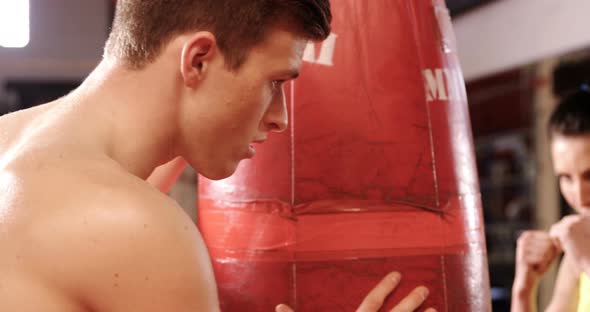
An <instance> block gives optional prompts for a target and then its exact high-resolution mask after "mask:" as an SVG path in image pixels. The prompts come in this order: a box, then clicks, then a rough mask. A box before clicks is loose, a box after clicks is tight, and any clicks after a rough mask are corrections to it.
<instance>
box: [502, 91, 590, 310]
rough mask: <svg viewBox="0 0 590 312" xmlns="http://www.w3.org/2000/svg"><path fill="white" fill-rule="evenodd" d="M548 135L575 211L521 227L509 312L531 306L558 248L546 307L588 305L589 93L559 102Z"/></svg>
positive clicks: (562, 185) (582, 307)
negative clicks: (544, 224) (544, 226)
mask: <svg viewBox="0 0 590 312" xmlns="http://www.w3.org/2000/svg"><path fill="white" fill-rule="evenodd" d="M549 137H550V140H551V156H552V159H553V169H554V171H555V175H556V176H557V178H558V180H559V188H560V190H561V193H562V194H563V196H564V198H565V200H566V201H567V202H568V203H569V205H570V206H571V207H572V208H573V209H574V210H575V212H576V214H573V215H569V216H566V217H564V218H563V219H561V221H559V222H558V223H556V224H555V225H553V226H552V228H551V230H550V231H549V232H545V231H526V232H524V233H523V234H522V235H521V236H520V238H519V239H518V242H517V249H516V272H515V278H514V284H513V287H512V307H511V311H512V312H535V311H537V304H536V300H537V287H538V284H539V280H540V278H541V277H542V276H543V274H544V273H545V272H546V271H547V270H548V269H549V266H550V265H551V263H552V262H553V261H554V260H555V259H556V258H557V257H558V256H559V255H560V254H561V252H562V251H563V252H564V254H565V255H564V257H563V260H562V261H561V264H560V266H559V273H558V276H557V281H556V283H555V289H554V292H553V296H552V298H551V302H550V304H549V306H548V307H547V309H546V311H554V312H567V311H589V310H588V309H589V308H590V301H589V300H590V293H589V292H588V291H589V290H590V288H589V287H590V284H589V280H588V276H590V246H589V245H588V240H589V239H590V93H589V92H587V91H579V92H577V93H575V94H573V95H571V96H569V97H568V98H566V99H565V100H564V101H563V102H562V103H560V105H559V106H558V107H557V108H556V110H555V111H554V112H553V114H552V116H551V119H550V121H549ZM584 284H585V286H582V285H584ZM579 295H581V296H579Z"/></svg>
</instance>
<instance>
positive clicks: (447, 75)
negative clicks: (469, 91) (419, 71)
mask: <svg viewBox="0 0 590 312" xmlns="http://www.w3.org/2000/svg"><path fill="white" fill-rule="evenodd" d="M423 74H424V90H425V91H426V101H427V102H432V101H448V100H454V99H459V98H460V97H461V96H460V94H461V92H460V90H461V89H460V88H461V87H462V86H461V85H459V84H458V82H459V81H461V80H462V79H461V75H460V73H459V72H458V71H457V70H452V69H447V68H436V69H425V70H424V71H423Z"/></svg>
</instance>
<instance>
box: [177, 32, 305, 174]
mask: <svg viewBox="0 0 590 312" xmlns="http://www.w3.org/2000/svg"><path fill="white" fill-rule="evenodd" d="M306 44H307V40H305V39H302V38H300V37H298V36H297V35H295V34H294V33H293V32H290V31H288V30H287V29H286V28H282V27H276V28H273V29H272V30H271V31H270V32H269V34H268V36H267V38H266V40H264V41H263V42H262V43H260V44H258V45H256V46H255V47H253V48H252V50H251V51H250V53H249V55H248V57H247V59H246V60H245V62H244V64H243V65H242V66H241V67H240V68H239V69H238V70H237V71H232V70H229V69H228V68H226V66H225V63H224V61H223V58H216V60H214V61H212V63H211V64H210V65H209V66H210V67H209V68H208V69H207V75H206V78H205V79H204V80H203V82H202V83H201V84H200V85H199V87H198V88H199V91H198V92H197V93H199V95H198V96H195V97H194V98H193V100H192V101H191V102H192V103H188V104H187V105H185V106H187V107H183V112H182V116H181V118H182V119H183V120H181V122H180V124H181V128H182V130H181V131H182V137H184V138H185V139H183V141H184V147H185V149H186V150H185V151H184V154H186V155H185V157H186V158H187V160H188V161H189V163H190V164H191V165H192V166H193V167H194V168H195V169H196V170H197V171H198V172H199V173H200V174H202V175H204V176H206V177H208V178H211V179H221V178H225V177H228V176H230V175H231V174H232V173H233V172H234V171H235V170H236V168H237V165H238V163H239V162H240V160H242V159H247V158H251V157H253V156H254V153H255V144H257V143H262V142H263V141H264V140H265V139H266V138H267V136H268V134H269V132H270V131H283V130H285V129H286V127H287V122H288V116H287V108H286V103H285V96H284V92H283V84H284V83H285V82H286V81H288V80H291V79H294V78H296V76H297V75H298V73H299V70H300V67H301V63H302V56H303V50H304V48H305V46H306ZM197 103H198V104H197ZM191 104H192V105H193V106H195V107H190V105H191Z"/></svg>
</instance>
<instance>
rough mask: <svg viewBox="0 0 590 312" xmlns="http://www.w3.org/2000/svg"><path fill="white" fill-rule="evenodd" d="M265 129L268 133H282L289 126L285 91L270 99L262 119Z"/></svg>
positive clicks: (282, 90)
mask: <svg viewBox="0 0 590 312" xmlns="http://www.w3.org/2000/svg"><path fill="white" fill-rule="evenodd" d="M264 119H265V120H264V123H265V127H266V128H267V130H268V131H275V132H283V131H285V129H287V126H288V125H289V114H288V112H287V102H286V100H285V91H284V89H283V87H282V86H281V90H280V91H279V92H277V95H276V96H275V97H274V98H273V99H272V103H271V104H270V106H269V107H268V111H267V112H266V116H265V118H264Z"/></svg>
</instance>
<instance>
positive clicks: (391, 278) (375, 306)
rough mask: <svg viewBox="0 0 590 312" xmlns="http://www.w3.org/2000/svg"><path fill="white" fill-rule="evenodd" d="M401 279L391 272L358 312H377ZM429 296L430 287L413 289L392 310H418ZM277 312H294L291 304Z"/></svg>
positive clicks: (429, 311)
mask: <svg viewBox="0 0 590 312" xmlns="http://www.w3.org/2000/svg"><path fill="white" fill-rule="evenodd" d="M400 281H401V274H399V273H398V272H393V273H389V274H388V275H387V276H385V278H384V279H383V280H381V282H379V284H377V286H375V288H373V289H372V290H371V291H370V292H369V294H368V295H367V296H366V297H365V299H364V300H363V302H362V303H361V305H360V306H359V308H358V309H357V312H376V311H378V310H379V309H380V308H381V306H382V305H383V302H384V301H385V298H386V297H387V296H388V295H389V294H390V293H391V292H392V291H393V290H394V289H395V288H396V287H397V285H398V284H399V282H400ZM426 297H428V289H427V288H426V287H424V286H420V287H417V288H415V289H414V290H412V292H410V294H409V295H407V296H406V297H405V298H404V299H403V300H402V301H400V303H398V304H397V305H396V306H395V307H394V308H393V309H391V310H390V312H412V311H414V310H416V309H417V308H418V307H419V306H420V305H421V304H422V303H423V302H424V300H426ZM275 311H276V312H294V311H293V309H291V308H290V307H289V306H287V305H285V304H280V305H278V306H277V307H276V309H275ZM425 312H436V310H435V309H433V308H429V309H427V310H426V311H425Z"/></svg>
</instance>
